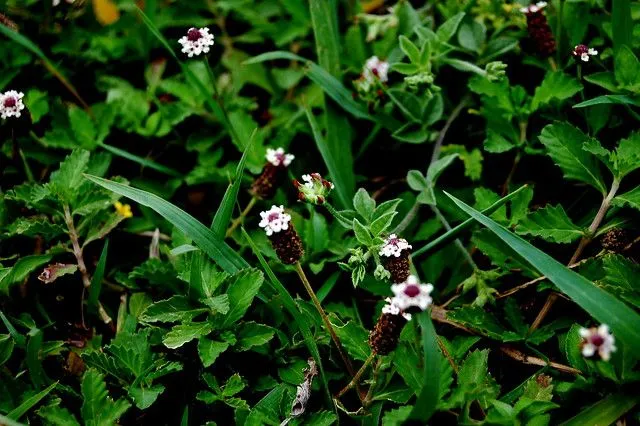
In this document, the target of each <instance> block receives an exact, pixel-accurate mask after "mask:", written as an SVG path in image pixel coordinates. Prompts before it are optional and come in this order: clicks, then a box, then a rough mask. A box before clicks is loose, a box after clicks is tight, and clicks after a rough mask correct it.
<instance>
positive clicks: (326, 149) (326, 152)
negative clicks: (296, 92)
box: [305, 109, 353, 208]
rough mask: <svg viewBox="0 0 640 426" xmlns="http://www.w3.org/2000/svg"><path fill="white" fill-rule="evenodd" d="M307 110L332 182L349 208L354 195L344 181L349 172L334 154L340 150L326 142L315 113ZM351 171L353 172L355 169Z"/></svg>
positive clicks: (315, 138)
mask: <svg viewBox="0 0 640 426" xmlns="http://www.w3.org/2000/svg"><path fill="white" fill-rule="evenodd" d="M305 112H306V113H307V119H308V120H309V125H310V126H311V131H312V132H313V139H314V140H315V141H316V146H317V147H318V151H320V155H322V159H323V160H324V163H325V164H326V166H327V170H328V171H329V175H330V176H331V179H332V182H333V183H334V185H335V186H336V192H337V193H338V199H339V200H340V204H341V205H342V206H344V207H345V208H348V207H350V205H351V198H352V197H351V195H350V192H349V190H348V188H347V187H346V186H345V184H344V182H346V179H348V177H347V176H345V174H347V172H346V171H345V170H344V169H343V168H341V167H340V165H339V164H338V161H337V160H336V157H335V156H334V153H335V154H339V152H335V151H333V150H332V149H331V147H330V146H329V144H328V143H327V142H326V140H325V138H324V137H323V136H322V132H321V131H320V127H319V126H318V122H317V121H316V118H315V117H314V116H313V113H312V112H311V111H310V110H308V109H306V110H305ZM351 173H352V174H353V171H352V172H351Z"/></svg>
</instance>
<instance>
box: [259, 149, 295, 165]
mask: <svg viewBox="0 0 640 426" xmlns="http://www.w3.org/2000/svg"><path fill="white" fill-rule="evenodd" d="M266 158H267V161H268V162H269V163H271V164H273V165H274V166H276V167H277V166H285V167H289V164H291V162H292V161H293V159H294V158H296V157H295V156H294V155H293V154H287V153H286V152H284V149H283V148H278V149H272V148H267V155H266Z"/></svg>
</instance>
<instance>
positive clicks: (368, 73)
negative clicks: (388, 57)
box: [362, 56, 389, 83]
mask: <svg viewBox="0 0 640 426" xmlns="http://www.w3.org/2000/svg"><path fill="white" fill-rule="evenodd" d="M388 74H389V62H387V61H381V60H380V59H379V58H378V57H377V56H372V57H370V58H369V59H367V62H366V63H365V64H364V69H363V70H362V77H364V80H365V81H367V82H368V83H373V82H374V81H375V80H376V79H378V80H380V81H381V82H382V83H386V82H387V81H388V80H389V77H388V76H387V75H388Z"/></svg>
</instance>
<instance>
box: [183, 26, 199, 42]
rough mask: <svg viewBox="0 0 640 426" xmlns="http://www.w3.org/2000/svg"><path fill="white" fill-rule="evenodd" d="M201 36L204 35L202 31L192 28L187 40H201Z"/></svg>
mask: <svg viewBox="0 0 640 426" xmlns="http://www.w3.org/2000/svg"><path fill="white" fill-rule="evenodd" d="M200 37H202V33H200V31H199V30H196V29H195V28H191V29H190V30H189V32H188V33H187V40H189V41H198V40H200Z"/></svg>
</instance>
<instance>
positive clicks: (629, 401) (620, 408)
mask: <svg viewBox="0 0 640 426" xmlns="http://www.w3.org/2000/svg"><path fill="white" fill-rule="evenodd" d="M614 2H615V1H614ZM638 402H640V395H638V394H636V393H630V392H626V393H619V394H613V395H609V396H607V397H605V398H604V399H602V400H600V401H598V402H596V403H595V404H593V405H592V406H590V407H587V408H586V409H583V410H582V411H581V412H580V413H579V414H578V415H576V416H574V417H572V418H571V419H569V420H567V421H566V422H564V423H561V424H560V426H600V425H611V424H614V423H615V422H616V420H618V419H619V418H620V417H622V416H623V415H624V414H625V413H626V412H627V411H629V410H631V409H632V408H633V407H635V406H636V404H638Z"/></svg>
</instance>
